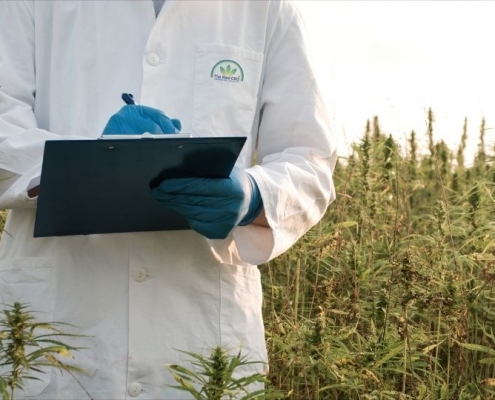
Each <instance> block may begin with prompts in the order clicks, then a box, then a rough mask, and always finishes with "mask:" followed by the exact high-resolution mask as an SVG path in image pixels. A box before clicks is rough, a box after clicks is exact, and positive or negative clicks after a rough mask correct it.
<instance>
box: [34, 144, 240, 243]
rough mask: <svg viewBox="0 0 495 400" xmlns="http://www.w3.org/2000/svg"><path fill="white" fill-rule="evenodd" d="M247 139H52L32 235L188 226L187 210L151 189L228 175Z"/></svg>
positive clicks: (43, 166) (86, 233)
mask: <svg viewBox="0 0 495 400" xmlns="http://www.w3.org/2000/svg"><path fill="white" fill-rule="evenodd" d="M163 136H167V135H163ZM245 141H246V137H244V136H235V137H183V136H181V137H170V138H163V139H154V138H140V139H134V138H132V139H111V138H110V139H109V138H106V139H104V140H102V139H95V140H48V141H46V143H45V149H44V154H43V164H42V169H41V181H40V190H39V195H38V206H37V210H36V220H35V225H34V234H33V236H34V237H47V236H68V235H90V234H100V233H122V232H146V231H161V230H181V229H190V228H189V224H188V223H187V220H186V219H185V218H184V217H183V216H182V215H180V214H178V213H176V212H175V211H173V210H170V209H168V208H167V207H165V206H164V205H163V204H160V203H159V202H157V201H156V200H154V199H153V198H152V197H151V193H150V188H152V187H155V186H158V184H159V183H160V182H161V181H162V180H163V179H169V178H185V177H204V178H227V177H228V176H229V175H230V172H231V171H232V168H233V167H234V164H235V162H236V160H237V158H238V156H239V154H240V152H241V150H242V147H243V145H244V143H245Z"/></svg>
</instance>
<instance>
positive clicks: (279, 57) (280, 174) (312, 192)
mask: <svg viewBox="0 0 495 400" xmlns="http://www.w3.org/2000/svg"><path fill="white" fill-rule="evenodd" d="M273 4H276V7H281V10H280V11H281V13H280V15H281V17H280V18H278V21H277V23H276V25H275V29H274V31H273V32H270V33H271V41H270V43H269V47H268V49H267V52H266V59H265V74H264V80H263V86H262V88H261V97H260V102H261V107H262V108H261V113H260V114H261V117H260V123H259V137H258V148H257V157H258V160H259V165H256V166H254V167H252V168H250V169H249V170H248V172H249V173H250V174H251V176H252V177H253V178H254V179H255V181H256V183H257V185H258V187H259V190H260V192H261V197H262V200H263V205H264V211H263V216H260V217H259V218H260V219H259V221H258V220H256V221H255V222H254V223H252V224H250V225H248V226H243V227H242V226H241V227H237V228H236V229H235V230H234V232H233V234H234V239H235V241H236V244H237V248H238V250H239V253H240V255H241V257H242V258H243V259H244V260H245V261H247V262H249V263H252V264H261V263H264V262H266V261H268V260H270V259H272V258H274V257H276V256H278V255H280V254H281V253H283V252H284V251H286V250H287V249H288V248H289V247H291V246H292V245H293V244H294V243H295V242H296V241H297V240H298V239H299V238H300V237H301V236H302V235H304V234H305V233H306V232H307V231H308V230H309V229H310V228H311V227H312V226H314V225H315V224H316V223H317V222H318V221H319V220H320V219H321V218H322V216H323V215H324V213H325V211H326V209H327V207H328V205H329V204H330V202H332V201H333V200H334V199H335V189H334V185H333V180H332V173H333V168H334V166H335V163H336V159H337V154H336V149H335V144H334V140H333V139H332V134H331V132H330V124H329V120H328V117H327V111H326V108H325V105H324V103H323V101H322V98H321V95H320V93H319V90H318V85H317V83H316V80H315V77H314V74H313V69H312V65H311V62H310V58H309V55H308V51H307V43H306V37H305V32H304V28H303V23H302V20H301V16H300V14H299V13H298V12H297V11H295V9H294V8H292V5H291V4H290V3H287V2H273ZM290 13H291V15H292V17H291V18H286V17H287V15H288V14H290Z"/></svg>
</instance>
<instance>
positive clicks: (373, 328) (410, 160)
mask: <svg viewBox="0 0 495 400" xmlns="http://www.w3.org/2000/svg"><path fill="white" fill-rule="evenodd" d="M433 126H434V117H433V113H432V112H431V110H430V111H429V112H428V128H427V132H426V133H427V135H428V152H427V154H424V155H421V154H420V153H419V152H418V146H417V143H416V134H415V133H414V132H412V133H411V135H410V140H409V146H408V148H407V149H406V150H405V151H401V149H399V147H398V145H397V144H396V142H395V141H394V140H393V138H392V137H391V136H388V135H386V134H384V133H383V132H381V130H380V127H379V123H378V119H377V118H375V119H374V121H373V123H372V124H369V123H368V125H367V128H366V132H365V135H364V137H363V139H362V140H361V142H360V143H357V144H355V145H354V146H353V152H352V155H351V156H350V157H349V159H348V160H347V162H346V164H345V165H339V166H338V167H337V170H336V175H335V182H336V186H337V193H338V199H337V201H336V203H334V204H333V205H332V206H331V207H330V208H329V210H328V212H327V214H326V216H325V218H324V219H323V220H322V221H321V223H320V224H319V225H318V226H317V227H315V228H314V229H313V230H312V231H311V232H309V233H308V234H307V235H305V237H304V238H303V239H301V240H300V241H299V243H297V244H296V246H294V248H292V249H291V250H290V251H289V252H287V253H286V254H284V255H282V256H281V257H279V258H278V259H276V260H273V261H272V262H270V263H268V264H266V265H264V266H262V267H261V268H262V271H263V285H264V293H265V303H264V318H265V324H266V331H267V344H268V348H269V354H270V375H269V378H270V380H271V382H272V383H273V385H274V386H275V387H276V388H278V389H280V390H283V391H284V393H286V394H287V395H288V396H289V398H291V399H304V400H308V399H495V333H494V328H495V287H494V283H495V223H494V219H493V216H494V215H495V200H494V198H495V166H494V164H493V156H491V155H490V151H489V150H488V149H486V148H485V142H484V135H485V130H486V128H485V123H484V121H483V122H482V124H481V127H480V136H479V143H480V145H479V150H478V152H477V154H476V156H475V159H474V163H473V165H471V166H466V165H465V162H464V150H465V146H466V140H467V132H466V126H467V124H465V125H464V132H463V135H462V140H461V145H460V147H459V148H458V149H457V151H455V152H453V151H451V150H450V149H449V148H448V147H447V146H446V145H445V143H444V142H442V141H439V142H436V141H435V140H434V129H433ZM402 153H405V154H402Z"/></svg>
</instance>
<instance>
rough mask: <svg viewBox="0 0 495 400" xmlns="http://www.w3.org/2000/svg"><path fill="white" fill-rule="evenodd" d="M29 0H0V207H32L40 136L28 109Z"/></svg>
mask: <svg viewBox="0 0 495 400" xmlns="http://www.w3.org/2000/svg"><path fill="white" fill-rule="evenodd" d="M33 9H34V3H33V1H32V0H30V1H28V0H19V1H0V209H1V208H33V207H36V200H35V198H36V196H37V194H38V189H39V187H38V184H39V177H40V173H41V163H42V158H43V147H44V143H45V141H46V140H49V139H55V140H56V139H60V138H61V136H60V135H57V134H54V133H52V132H48V131H46V130H44V129H39V127H38V123H37V121H36V117H35V114H34V111H33V109H34V107H35V93H36V77H35V70H36V68H35V27H34V24H35V23H34V13H33V12H34V10H33Z"/></svg>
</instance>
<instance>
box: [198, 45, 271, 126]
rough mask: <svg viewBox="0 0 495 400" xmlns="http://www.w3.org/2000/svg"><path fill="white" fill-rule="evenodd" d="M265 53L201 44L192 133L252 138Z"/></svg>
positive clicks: (199, 46)
mask: <svg viewBox="0 0 495 400" xmlns="http://www.w3.org/2000/svg"><path fill="white" fill-rule="evenodd" d="M262 66H263V53H260V52H255V51H250V50H246V49H242V48H240V47H234V46H227V45H220V44H206V43H201V44H198V45H197V47H196V65H195V77H194V102H193V118H192V129H193V132H194V133H195V134H197V135H199V136H244V135H249V134H250V132H251V130H252V127H253V123H254V119H255V115H256V108H257V100H258V91H259V86H260V80H261V71H262Z"/></svg>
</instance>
